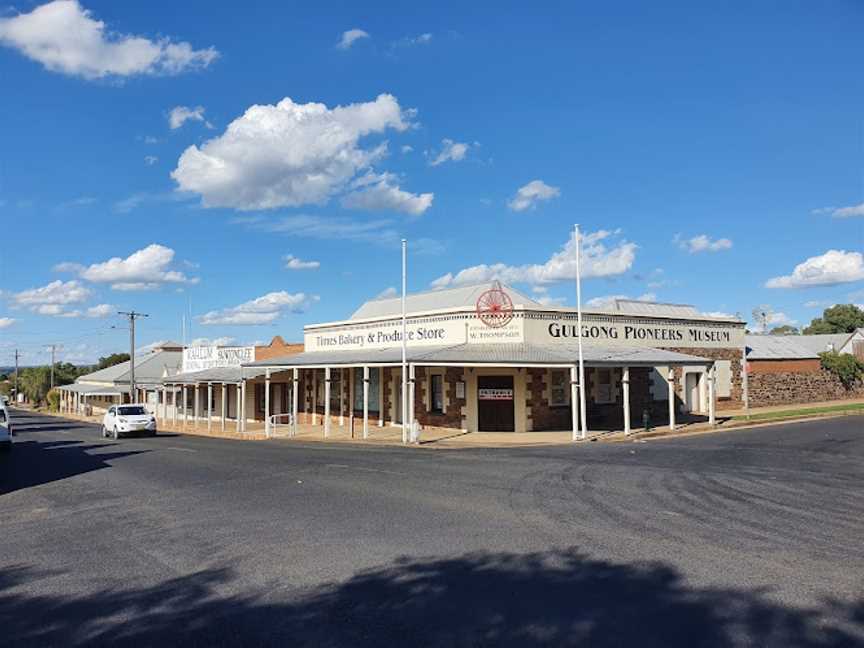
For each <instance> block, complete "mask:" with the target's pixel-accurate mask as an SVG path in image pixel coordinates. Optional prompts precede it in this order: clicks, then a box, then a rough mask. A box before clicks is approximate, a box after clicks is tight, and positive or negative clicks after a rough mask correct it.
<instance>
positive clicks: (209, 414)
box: [207, 382, 213, 432]
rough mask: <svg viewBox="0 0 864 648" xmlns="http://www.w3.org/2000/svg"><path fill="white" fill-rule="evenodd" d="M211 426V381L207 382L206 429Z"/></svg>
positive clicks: (208, 429)
mask: <svg viewBox="0 0 864 648" xmlns="http://www.w3.org/2000/svg"><path fill="white" fill-rule="evenodd" d="M212 428H213V383H211V382H208V383H207V431H208V432H210V430H211V429H212Z"/></svg>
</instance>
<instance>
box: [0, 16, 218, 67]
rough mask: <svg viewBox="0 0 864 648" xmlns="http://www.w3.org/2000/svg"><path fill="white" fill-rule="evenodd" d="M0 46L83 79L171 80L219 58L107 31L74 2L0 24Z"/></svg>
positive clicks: (209, 51)
mask: <svg viewBox="0 0 864 648" xmlns="http://www.w3.org/2000/svg"><path fill="white" fill-rule="evenodd" d="M0 44H3V45H6V46H7V47H11V48H14V49H16V50H18V51H19V52H21V53H22V54H23V55H24V56H26V57H27V58H30V59H32V60H34V61H37V62H39V63H41V64H42V65H43V66H44V67H45V68H46V69H48V70H51V71H53V72H60V73H62V74H67V75H70V76H79V77H83V78H85V79H100V78H105V77H115V78H122V77H128V76H133V75H138V74H149V75H175V74H180V73H181V72H185V71H187V70H194V69H200V68H206V67H207V66H208V65H210V64H211V63H212V62H213V61H214V60H216V58H217V57H218V56H219V53H218V52H217V51H216V50H215V49H214V48H212V47H209V48H207V49H199V50H196V49H193V48H192V45H190V44H189V43H187V42H183V41H181V42H175V41H172V40H170V39H168V38H160V39H158V40H150V39H149V38H144V37H143V36H132V35H128V34H118V33H114V32H112V31H110V30H106V28H105V23H104V22H102V21H101V20H96V19H94V18H93V15H92V13H91V12H90V11H88V10H86V9H84V8H83V7H82V6H81V5H80V4H79V3H78V2H77V0H55V1H54V2H49V3H47V4H44V5H41V6H39V7H36V8H35V9H34V10H33V11H31V12H30V13H26V14H18V15H17V16H13V17H11V18H0Z"/></svg>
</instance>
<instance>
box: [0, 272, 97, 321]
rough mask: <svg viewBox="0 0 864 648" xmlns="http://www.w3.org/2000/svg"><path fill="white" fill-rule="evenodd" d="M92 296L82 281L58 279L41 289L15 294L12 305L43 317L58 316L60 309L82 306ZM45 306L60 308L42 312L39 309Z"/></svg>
mask: <svg viewBox="0 0 864 648" xmlns="http://www.w3.org/2000/svg"><path fill="white" fill-rule="evenodd" d="M91 294H92V292H91V290H90V289H89V288H87V286H85V285H84V284H82V283H81V282H80V281H77V280H75V279H72V280H71V281H60V280H59V279H58V280H57V281H52V282H51V283H49V284H47V285H45V286H42V287H41V288H31V289H30V290H23V291H21V292H19V293H14V294H13V295H12V303H13V304H15V305H16V306H23V307H26V308H30V309H31V310H33V311H35V312H39V313H40V314H41V315H57V314H59V312H60V310H62V309H61V308H59V307H61V306H65V305H68V304H80V303H81V302H84V301H87V300H88V299H89V298H90V295H91ZM44 306H49V307H53V306H57V307H58V308H47V309H45V308H43V309H42V311H41V312H40V311H39V308H40V307H44Z"/></svg>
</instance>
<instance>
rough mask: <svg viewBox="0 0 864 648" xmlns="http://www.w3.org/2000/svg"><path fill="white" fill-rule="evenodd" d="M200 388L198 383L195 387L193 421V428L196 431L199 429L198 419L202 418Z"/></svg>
mask: <svg viewBox="0 0 864 648" xmlns="http://www.w3.org/2000/svg"><path fill="white" fill-rule="evenodd" d="M199 387H200V385H199V384H198V383H195V387H194V389H195V401H194V402H195V409H194V410H193V411H192V421H193V424H192V426H193V427H194V428H195V429H196V430H197V429H198V418H199V417H200V416H201V403H200V400H199V392H200V391H201V390H200V389H199Z"/></svg>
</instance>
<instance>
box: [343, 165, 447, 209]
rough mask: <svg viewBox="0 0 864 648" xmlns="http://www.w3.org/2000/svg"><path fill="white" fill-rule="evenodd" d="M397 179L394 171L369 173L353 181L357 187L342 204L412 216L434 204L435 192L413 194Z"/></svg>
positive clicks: (348, 207)
mask: <svg viewBox="0 0 864 648" xmlns="http://www.w3.org/2000/svg"><path fill="white" fill-rule="evenodd" d="M395 181H396V176H394V175H393V174H392V173H382V174H377V175H376V174H371V173H370V174H367V175H366V176H364V177H363V178H359V179H358V180H357V181H356V182H354V183H353V185H352V186H354V187H357V189H355V190H354V191H352V192H351V193H349V194H347V195H346V196H344V197H343V198H342V206H343V207H345V208H346V209H364V210H368V211H381V210H388V211H396V212H402V213H405V214H411V215H412V216H419V215H420V214H422V213H424V212H425V211H426V210H427V209H429V207H431V206H432V200H433V199H434V198H435V194H432V193H424V194H412V193H410V192H408V191H403V190H402V189H400V188H399V187H398V186H397V185H396V184H395Z"/></svg>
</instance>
